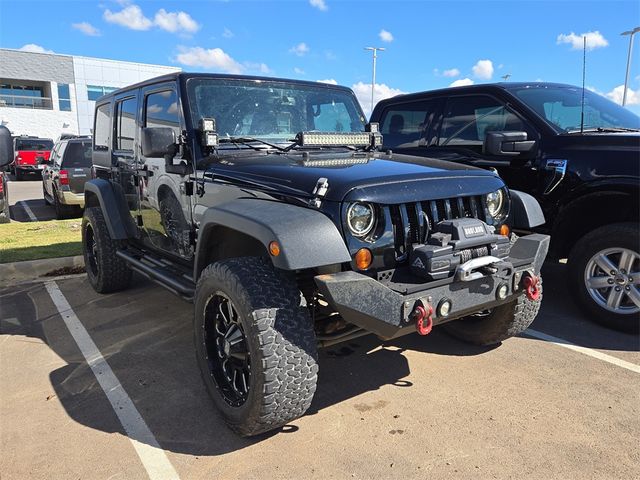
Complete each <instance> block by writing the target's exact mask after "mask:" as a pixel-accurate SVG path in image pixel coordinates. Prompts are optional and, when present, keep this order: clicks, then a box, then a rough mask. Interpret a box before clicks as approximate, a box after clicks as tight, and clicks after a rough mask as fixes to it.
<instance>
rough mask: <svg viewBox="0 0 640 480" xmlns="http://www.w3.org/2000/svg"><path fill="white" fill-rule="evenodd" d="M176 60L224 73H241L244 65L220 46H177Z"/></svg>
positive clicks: (190, 65)
mask: <svg viewBox="0 0 640 480" xmlns="http://www.w3.org/2000/svg"><path fill="white" fill-rule="evenodd" d="M179 49H180V53H179V54H178V55H176V61H177V62H178V63H181V64H182V65H187V66H189V67H203V68H213V69H216V70H220V71H222V72H226V73H242V72H243V71H244V67H243V66H242V65H241V64H239V63H238V62H236V61H235V60H234V59H233V58H231V56H230V55H229V54H227V53H225V52H224V50H222V49H221V48H209V49H204V48H202V47H190V48H186V47H179Z"/></svg>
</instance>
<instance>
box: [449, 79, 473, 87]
mask: <svg viewBox="0 0 640 480" xmlns="http://www.w3.org/2000/svg"><path fill="white" fill-rule="evenodd" d="M473 83H474V82H473V80H471V79H470V78H459V79H458V80H456V81H454V82H451V83H450V84H449V86H450V87H464V86H466V85H473Z"/></svg>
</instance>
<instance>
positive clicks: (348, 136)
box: [298, 132, 371, 147]
mask: <svg viewBox="0 0 640 480" xmlns="http://www.w3.org/2000/svg"><path fill="white" fill-rule="evenodd" d="M298 142H299V145H301V146H307V145H317V146H323V145H327V146H331V145H353V146H354V147H368V146H369V145H371V134H370V133H369V132H300V133H298Z"/></svg>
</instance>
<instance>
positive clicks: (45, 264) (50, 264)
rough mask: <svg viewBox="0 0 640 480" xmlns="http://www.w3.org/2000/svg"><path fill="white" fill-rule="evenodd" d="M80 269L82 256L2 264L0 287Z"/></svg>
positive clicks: (0, 265)
mask: <svg viewBox="0 0 640 480" xmlns="http://www.w3.org/2000/svg"><path fill="white" fill-rule="evenodd" d="M81 267H84V257H83V256H82V255H76V256H74V257H60V258H45V259H42V260H28V261H24V262H13V263H2V264H0V287H8V286H11V285H15V284H17V283H24V282H28V281H33V280H37V279H40V278H41V277H44V276H51V275H63V274H64V273H65V272H64V270H65V269H73V268H76V269H77V268H81Z"/></svg>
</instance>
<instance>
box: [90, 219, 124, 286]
mask: <svg viewBox="0 0 640 480" xmlns="http://www.w3.org/2000/svg"><path fill="white" fill-rule="evenodd" d="M122 246H123V245H122V242H120V241H116V240H113V239H111V237H110V236H109V230H108V229H107V224H106V222H105V220H104V216H103V214H102V210H101V209H100V207H91V208H87V209H85V211H84V217H83V218H82V250H83V254H84V264H85V269H86V270H87V277H88V279H89V283H90V284H91V286H92V287H93V289H94V290H95V291H96V292H98V293H110V292H116V291H118V290H124V289H125V288H127V287H128V286H129V283H130V282H131V275H132V272H131V269H130V268H129V267H128V266H127V264H126V262H125V261H124V260H122V259H121V258H120V257H118V256H116V251H117V250H118V248H121V247H122Z"/></svg>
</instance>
